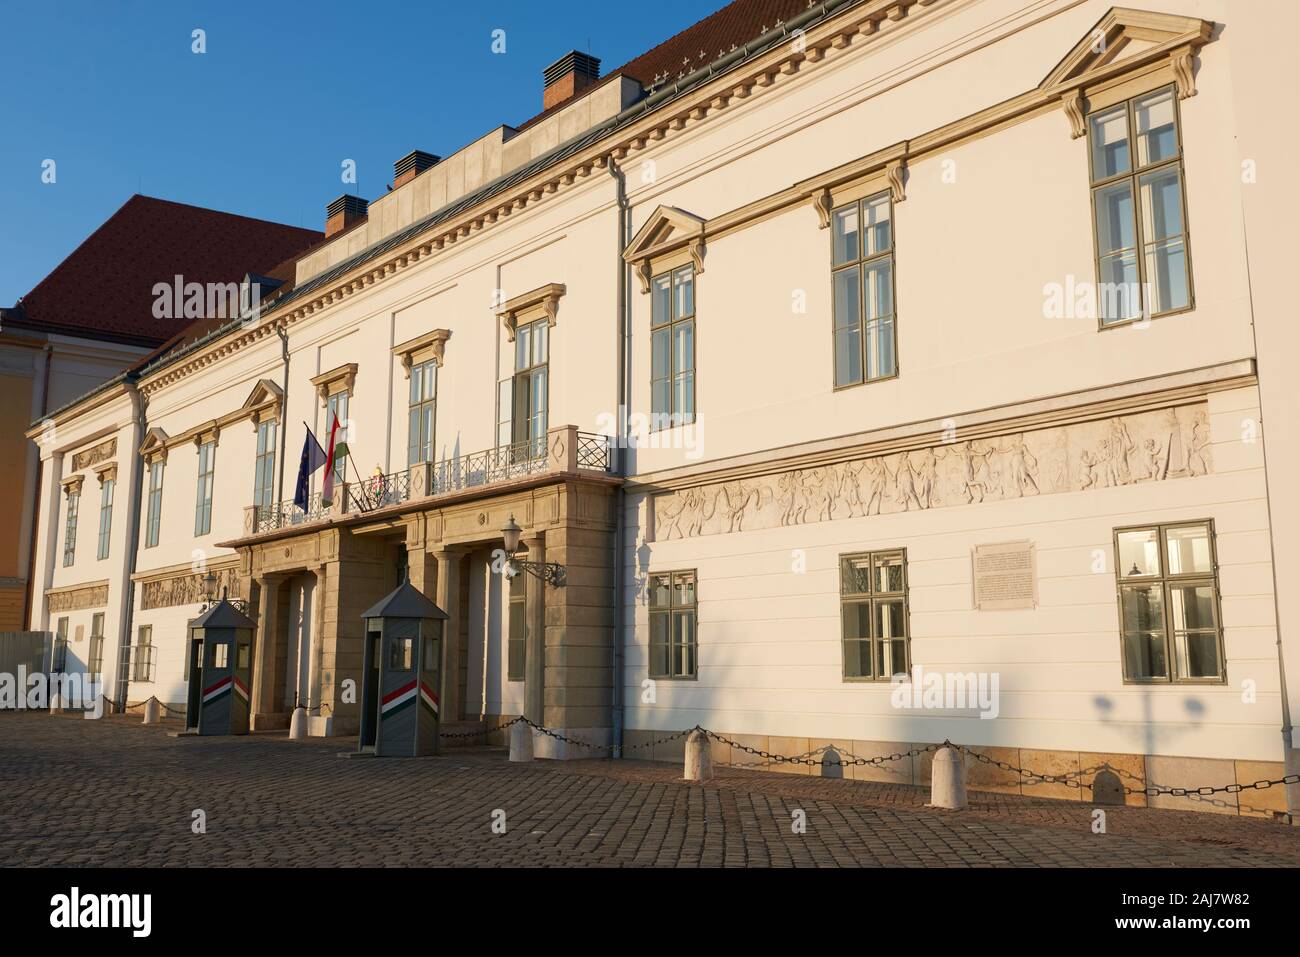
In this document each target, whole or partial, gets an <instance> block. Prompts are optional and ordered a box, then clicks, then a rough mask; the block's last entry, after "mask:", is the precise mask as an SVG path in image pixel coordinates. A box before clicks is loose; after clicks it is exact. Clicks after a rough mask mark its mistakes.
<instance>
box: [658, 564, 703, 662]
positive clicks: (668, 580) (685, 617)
mask: <svg viewBox="0 0 1300 957" xmlns="http://www.w3.org/2000/svg"><path fill="white" fill-rule="evenodd" d="M697 600H698V595H697V592H696V575H695V572H694V571H678V572H658V573H656V574H653V575H651V576H650V677H651V678H694V677H696V667H697V655H696V628H695V625H696V602H697Z"/></svg>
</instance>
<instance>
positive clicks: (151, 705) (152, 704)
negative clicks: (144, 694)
mask: <svg viewBox="0 0 1300 957" xmlns="http://www.w3.org/2000/svg"><path fill="white" fill-rule="evenodd" d="M161 721H162V707H161V706H160V705H159V704H158V699H157V698H150V699H149V700H148V701H146V702H145V703H144V723H145V724H158V723H160V722H161Z"/></svg>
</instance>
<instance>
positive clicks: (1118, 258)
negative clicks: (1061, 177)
mask: <svg viewBox="0 0 1300 957" xmlns="http://www.w3.org/2000/svg"><path fill="white" fill-rule="evenodd" d="M1088 142H1089V150H1088V156H1089V169H1090V171H1091V179H1092V206H1093V225H1094V234H1095V241H1096V257H1097V261H1096V267H1097V284H1098V289H1097V308H1098V313H1099V317H1100V321H1101V324H1102V325H1103V326H1110V325H1116V324H1119V323H1125V322H1132V321H1135V320H1139V319H1142V318H1144V317H1154V316H1161V315H1165V314H1167V313H1171V312H1179V311H1181V310H1184V309H1188V308H1190V307H1191V304H1192V281H1191V270H1190V267H1189V258H1188V245H1187V217H1186V211H1185V203H1184V198H1185V190H1184V185H1183V150H1182V140H1181V133H1180V128H1179V119H1178V98H1177V96H1176V95H1175V92H1174V88H1173V87H1172V86H1170V87H1166V88H1164V89H1161V90H1156V91H1155V92H1153V93H1146V94H1143V95H1142V96H1137V97H1134V98H1133V99H1131V100H1128V101H1126V102H1124V103H1119V104H1117V105H1115V106H1109V107H1106V108H1105V109H1103V110H1098V111H1097V112H1095V113H1092V114H1091V115H1090V116H1089V117H1088Z"/></svg>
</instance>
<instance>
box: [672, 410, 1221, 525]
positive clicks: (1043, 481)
mask: <svg viewBox="0 0 1300 957" xmlns="http://www.w3.org/2000/svg"><path fill="white" fill-rule="evenodd" d="M1212 470H1213V463H1212V460H1211V450H1210V432H1209V421H1208V418H1207V415H1206V406H1205V405H1204V403H1202V404H1198V405H1189V406H1179V407H1176V408H1168V409H1161V410H1158V411H1154V412H1142V413H1136V414H1133V415H1123V416H1115V417H1112V418H1109V419H1102V420H1097V421H1094V422H1085V423H1079V424H1075V425H1068V426H1059V427H1053V428H1045V429H1037V430H1033V431H1027V432H1020V433H1014V434H1010V435H1003V436H997V437H993V438H981V439H970V440H967V441H959V442H950V443H943V444H938V445H935V446H932V447H929V448H922V449H911V450H908V451H903V452H895V453H892V454H888V455H878V456H872V457H867V458H861V459H855V460H851V461H848V462H840V463H836V464H833V465H819V466H815V467H810V468H805V469H793V470H790V471H786V472H780V473H776V474H772V475H763V476H757V477H755V478H746V479H735V480H732V481H727V482H719V483H714V484H709V485H698V486H693V487H690V488H684V489H679V490H677V491H673V492H665V493H661V494H659V495H656V496H655V497H654V500H653V502H654V505H653V507H654V529H655V531H654V536H655V538H656V539H659V540H669V539H675V538H694V537H696V536H699V535H719V534H723V533H729V532H742V531H750V530H753V529H762V528H778V527H781V526H785V525H805V524H808V523H811V522H827V521H831V520H833V519H840V518H858V517H863V516H869V515H881V514H891V513H895V512H914V511H926V510H928V509H932V508H945V507H949V506H957V505H974V504H978V503H980V502H996V501H1003V500H1005V499H1013V498H1026V497H1029V496H1036V495H1051V494H1057V493H1061V492H1078V491H1087V490H1090V489H1102V488H1111V487H1114V486H1120V485H1133V484H1137V483H1142V482H1161V481H1166V480H1168V479H1173V478H1181V477H1191V476H1198V475H1206V474H1208V473H1210V472H1211V471H1212Z"/></svg>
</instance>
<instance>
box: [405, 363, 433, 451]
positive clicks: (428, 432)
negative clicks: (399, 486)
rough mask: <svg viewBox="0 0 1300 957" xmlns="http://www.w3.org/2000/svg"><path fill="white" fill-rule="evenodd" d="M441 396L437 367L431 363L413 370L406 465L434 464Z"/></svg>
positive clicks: (419, 364) (418, 364) (421, 364)
mask: <svg viewBox="0 0 1300 957" xmlns="http://www.w3.org/2000/svg"><path fill="white" fill-rule="evenodd" d="M437 395H438V363H437V362H435V361H434V360H432V359H430V360H428V361H427V362H420V363H417V364H413V365H412V366H411V386H410V392H409V395H408V397H407V406H408V408H407V415H406V421H407V425H406V464H407V465H415V464H416V463H417V462H432V461H433V424H434V403H435V402H436V401H437Z"/></svg>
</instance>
